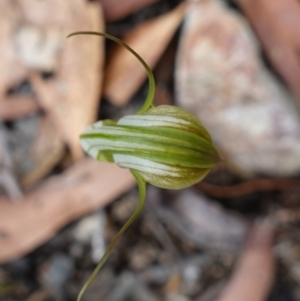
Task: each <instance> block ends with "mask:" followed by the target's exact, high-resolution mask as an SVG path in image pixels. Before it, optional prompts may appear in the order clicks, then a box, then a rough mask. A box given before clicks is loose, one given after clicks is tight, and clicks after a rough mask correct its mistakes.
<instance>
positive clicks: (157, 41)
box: [103, 3, 186, 106]
mask: <svg viewBox="0 0 300 301" xmlns="http://www.w3.org/2000/svg"><path fill="white" fill-rule="evenodd" d="M185 7H186V4H185V3H182V4H180V5H179V6H178V7H177V8H175V9H174V10H173V11H171V12H170V13H167V14H165V15H163V16H161V17H158V18H156V19H154V20H151V21H148V22H146V23H144V24H142V25H140V26H139V27H137V28H135V29H133V30H132V31H131V32H129V33H128V34H127V35H126V36H125V37H124V39H123V41H124V42H125V43H127V44H128V45H129V46H130V47H132V48H133V49H134V50H135V51H136V52H137V53H138V54H139V55H140V56H141V57H142V58H143V59H144V60H145V61H146V63H147V64H148V65H149V66H150V68H153V67H154V66H155V64H156V63H157V61H158V59H159V58H160V56H161V55H162V53H163V51H164V50H165V49H166V47H167V45H168V43H169V42H170V40H171V38H172V36H173V35H174V32H175V31H176V29H177V28H178V26H179V24H180V23H181V21H182V18H183V15H184V12H185ZM162 28H163V30H162ZM145 78H146V72H145V70H144V68H143V66H142V65H141V63H140V62H139V61H138V60H137V59H136V58H135V57H134V56H133V55H132V54H131V53H129V52H128V50H126V49H125V48H123V47H121V46H119V45H116V46H115V48H114V50H113V52H112V55H111V56H110V59H109V63H108V66H107V68H106V70H105V78H104V84H103V93H104V95H105V96H106V97H107V98H108V99H109V100H110V101H111V102H112V103H113V104H114V105H116V106H122V105H124V104H126V102H127V101H128V100H129V99H130V97H131V96H132V95H133V94H134V93H135V92H136V91H137V90H138V88H139V87H140V86H141V84H142V83H143V81H144V80H145Z"/></svg>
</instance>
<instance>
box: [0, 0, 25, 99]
mask: <svg viewBox="0 0 300 301" xmlns="http://www.w3.org/2000/svg"><path fill="white" fill-rule="evenodd" d="M20 22H21V12H20V11H19V10H18V8H17V5H16V2H15V1H0V45H1V47H0V58H1V60H0V102H1V101H2V97H3V96H4V94H5V92H6V91H7V90H8V89H9V88H10V87H11V86H13V85H14V84H16V83H18V82H20V81H22V80H23V79H24V78H25V77H26V72H27V70H26V68H24V67H23V66H22V65H21V64H20V62H18V60H17V59H16V52H15V45H14V40H13V37H14V31H15V30H16V28H17V26H19V23H20Z"/></svg>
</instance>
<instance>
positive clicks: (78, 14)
mask: <svg viewBox="0 0 300 301" xmlns="http://www.w3.org/2000/svg"><path fill="white" fill-rule="evenodd" d="M19 2H20V5H21V7H22V9H23V11H24V14H25V16H24V17H25V19H26V21H27V22H28V23H30V24H31V25H34V26H38V27H41V28H45V30H47V31H49V32H50V31H51V29H53V30H52V31H51V32H57V28H58V29H59V30H60V33H61V38H62V45H61V49H60V52H59V63H58V67H57V70H54V77H53V78H51V79H48V80H42V79H41V78H39V77H38V75H37V74H34V75H33V76H31V83H32V85H33V88H34V90H35V92H36V93H37V96H38V100H39V101H40V103H41V105H42V107H43V108H44V109H45V111H46V112H47V113H49V114H50V116H51V118H52V119H53V120H54V123H55V125H56V128H57V132H58V133H59V134H60V135H61V137H62V138H63V139H64V140H65V141H66V142H67V144H68V146H69V147H70V150H71V153H72V157H73V159H78V158H80V157H81V156H82V154H83V152H82V149H81V147H80V145H79V139H78V137H79V135H80V133H81V132H82V131H83V130H84V128H85V127H86V126H87V125H89V124H91V123H93V122H94V121H95V118H96V116H97V109H98V102H99V95H100V89H101V81H102V78H101V77H102V75H101V67H102V61H103V50H102V39H101V38H98V37H91V36H79V37H72V38H70V39H68V40H67V39H65V37H66V36H67V34H69V33H71V32H74V31H78V30H92V31H103V20H101V13H100V7H99V5H98V4H97V3H95V2H93V3H92V2H87V1H85V0H77V1H73V0H69V1H58V0H47V1H31V0H19ZM50 44H51V43H50ZM51 45H52V44H51Z"/></svg>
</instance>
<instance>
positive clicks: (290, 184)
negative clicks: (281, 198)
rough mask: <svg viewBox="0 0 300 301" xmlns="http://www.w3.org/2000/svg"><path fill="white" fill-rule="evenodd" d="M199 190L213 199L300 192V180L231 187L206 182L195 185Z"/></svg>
mask: <svg viewBox="0 0 300 301" xmlns="http://www.w3.org/2000/svg"><path fill="white" fill-rule="evenodd" d="M195 187H197V188H198V189H199V190H201V191H202V192H204V193H205V194H208V195H210V196H212V197H217V198H234V197H240V196H244V195H247V194H250V193H255V192H261V191H270V190H289V189H297V190H300V180H298V179H257V180H253V181H249V182H245V183H241V184H236V185H230V186H218V185H214V184H209V183H205V182H200V183H198V184H196V185H195Z"/></svg>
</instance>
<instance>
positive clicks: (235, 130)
mask: <svg viewBox="0 0 300 301" xmlns="http://www.w3.org/2000/svg"><path fill="white" fill-rule="evenodd" d="M175 76H176V89H177V91H176V92H177V93H176V95H177V103H178V105H180V106H182V107H184V108H185V109H187V110H189V111H191V112H194V113H195V114H196V115H197V116H198V117H199V119H200V120H201V121H202V122H203V124H204V125H205V126H206V127H207V128H208V130H209V132H210V133H211V135H212V137H213V140H214V141H215V143H216V145H217V147H218V149H219V150H220V152H221V154H222V157H224V159H225V160H226V161H227V162H229V163H231V166H235V167H236V170H239V171H241V172H242V173H243V174H246V175H254V174H258V173H260V174H261V173H262V174H267V175H274V176H290V175H293V174H295V173H297V172H299V171H300V122H299V116H298V115H297V111H296V109H295V108H294V106H293V100H292V97H291V96H290V95H289V94H288V92H287V91H286V90H285V89H284V87H283V86H282V84H281V83H279V81H278V80H277V79H276V78H275V76H274V75H272V74H271V72H270V71H268V70H267V69H266V67H265V66H264V64H263V63H262V61H261V59H260V49H259V47H258V44H257V41H256V39H255V37H254V36H253V33H252V32H251V30H250V28H249V25H248V24H247V23H246V21H245V20H244V19H243V18H242V16H240V15H238V14H237V13H235V12H234V11H233V10H230V9H229V8H227V7H226V6H225V4H223V3H222V2H221V1H217V0H205V1H198V2H191V3H190V6H189V8H188V10H187V14H186V17H185V24H184V27H183V31H182V36H181V41H180V47H179V52H178V54H177V66H176V75H175Z"/></svg>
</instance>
